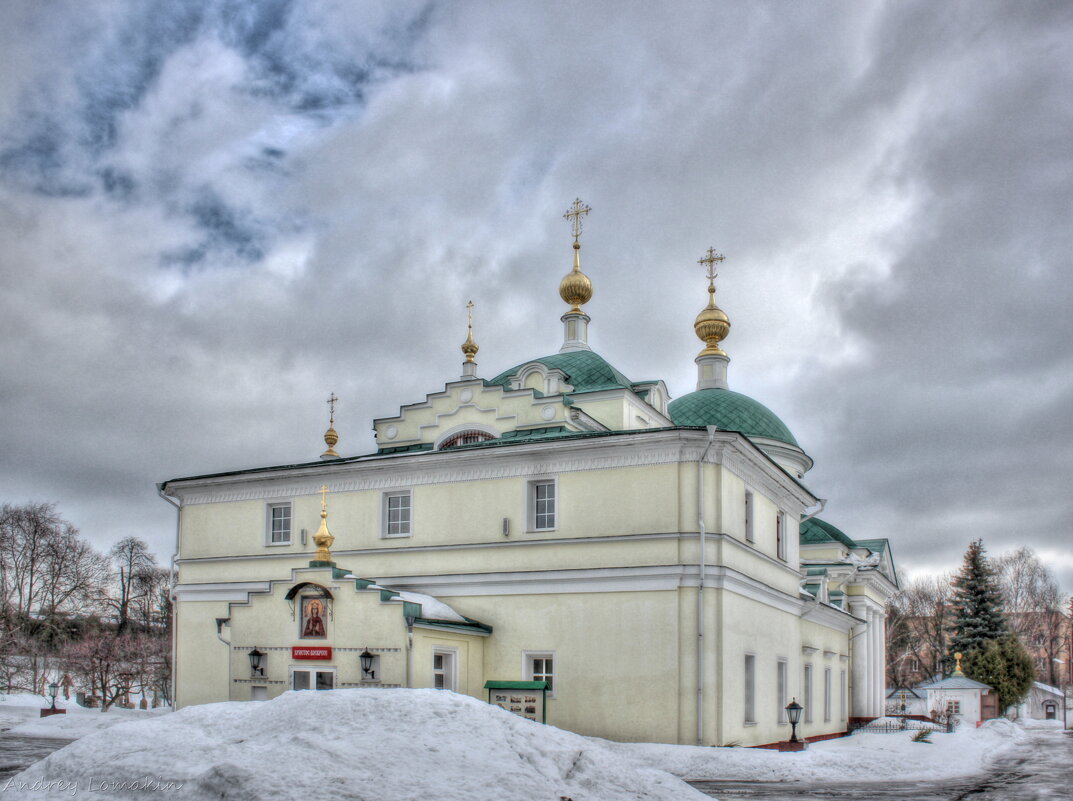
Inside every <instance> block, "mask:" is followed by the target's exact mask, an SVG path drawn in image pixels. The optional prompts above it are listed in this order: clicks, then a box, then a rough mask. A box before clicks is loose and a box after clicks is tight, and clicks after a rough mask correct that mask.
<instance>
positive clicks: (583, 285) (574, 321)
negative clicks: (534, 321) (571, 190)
mask: <svg viewBox="0 0 1073 801" xmlns="http://www.w3.org/2000/svg"><path fill="white" fill-rule="evenodd" d="M590 211H592V208H590V207H589V206H587V205H586V204H584V203H582V202H581V199H580V198H576V199H575V200H574V203H573V205H571V206H570V208H569V209H567V211H566V214H564V215H563V218H564V219H566V220H569V221H570V232H571V233H572V234H573V235H574V269H572V270H571V271H570V272H568V273H567V274H566V276H565V277H564V278H563V280H562V281H561V282H559V297H561V298H562V299H563V300H564V301H566V302H567V303H569V304H570V310H569V311H568V312H567V313H566V314H564V315H563V316H562V317H561V318H560V319H561V320H562V321H563V326H564V335H563V346H562V347H561V348H560V349H559V352H560V353H565V352H569V351H575V350H590V348H589V322H590V320H591V319H592V318H590V317H589V315H587V314H585V312H584V311H582V309H581V305H582V304H583V303H588V302H589V301H590V300H592V281H590V280H589V277H588V276H587V275H585V273H583V272H581V242H580V241H579V239H580V237H581V218H582V217H585V216H586V215H588V213H589V212H590Z"/></svg>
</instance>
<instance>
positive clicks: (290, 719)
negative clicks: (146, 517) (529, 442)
mask: <svg viewBox="0 0 1073 801" xmlns="http://www.w3.org/2000/svg"><path fill="white" fill-rule="evenodd" d="M102 717H104V716H102ZM147 780H148V785H146V784H145V783H146V781H147ZM48 782H53V784H52V785H49V784H48ZM169 783H170V784H169ZM61 785H62V789H61ZM117 785H118V786H117ZM178 785H181V786H178ZM50 787H51V788H52V789H53V790H61V791H62V792H64V793H65V794H66V795H70V788H71V787H75V788H77V789H76V794H77V797H78V798H85V799H105V798H108V799H116V798H135V797H137V798H144V797H145V795H147V793H146V789H148V790H149V792H152V791H153V790H157V791H161V792H163V797H166V798H168V799H175V800H176V801H178V800H179V799H204V798H257V799H261V800H263V801H272V800H273V799H280V801H291V799H294V798H316V799H318V801H330V800H331V799H370V800H373V799H375V801H429V800H430V799H435V800H436V801H534V799H548V800H549V801H558V799H560V798H562V797H566V798H570V799H573V801H595V800H596V799H600V801H611V800H612V799H613V800H614V801H641V799H645V801H706V799H707V796H704V795H702V794H701V793H699V792H698V791H696V790H694V789H693V788H691V787H689V786H688V785H686V784H684V783H682V782H681V781H680V780H678V779H676V778H674V777H673V776H670V775H669V774H667V773H665V772H664V771H662V770H659V769H656V768H655V767H646V766H643V765H639V764H638V763H637V760H636V759H635V758H634V757H633V756H632V755H630V754H629V753H627V752H622V751H618V750H616V749H613V748H612V747H610V744H609V743H607V742H606V741H604V740H598V739H593V738H588V737H582V736H580V735H577V734H572V733H570V732H566V731H563V730H561V729H556V728H554V727H552V726H545V725H542V724H539V723H533V722H532V721H528V720H524V719H523V718H521V717H518V716H516V715H512V714H510V713H509V712H506V711H504V710H502V709H499V708H498V707H495V706H491V705H490V704H487V703H484V702H483V701H479V700H477V699H475V698H470V697H468V696H464V695H457V694H455V693H451V692H446V691H443V690H379V689H359V690H335V691H332V692H320V693H318V692H288V693H284V694H283V695H281V696H279V697H278V698H276V699H274V700H272V701H267V702H261V703H251V702H246V703H241V702H228V703H219V704H206V705H204V706H194V707H187V708H185V709H182V710H180V711H178V712H175V713H172V714H170V715H164V716H158V717H152V718H148V719H144V720H139V721H132V722H126V723H123V724H120V725H117V726H115V727H113V728H111V729H110V730H108V731H106V732H99V733H97V734H92V735H89V736H87V737H85V738H84V739H82V740H79V741H77V742H75V743H72V744H71V745H68V746H66V747H65V748H62V749H60V750H59V751H56V752H55V753H53V754H52V755H51V756H49V757H48V758H47V759H45V760H43V761H41V762H39V763H37V764H36V765H33V766H31V767H30V768H28V769H27V770H25V771H23V772H22V773H20V774H19V775H18V776H16V777H15V778H14V779H13V780H12V784H11V785H10V786H8V787H7V788H6V792H5V793H4V801H9V799H12V800H13V799H17V798H41V796H42V792H43V791H44V792H45V793H47V792H49V788H50ZM143 788H144V789H143ZM164 791H166V792H164ZM153 794H156V793H153Z"/></svg>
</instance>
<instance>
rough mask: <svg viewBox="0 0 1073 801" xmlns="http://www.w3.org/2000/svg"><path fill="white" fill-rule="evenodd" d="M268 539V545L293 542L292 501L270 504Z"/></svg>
mask: <svg viewBox="0 0 1073 801" xmlns="http://www.w3.org/2000/svg"><path fill="white" fill-rule="evenodd" d="M266 541H267V544H268V545H290V544H291V504H290V502H287V503H270V504H268V531H267V537H266Z"/></svg>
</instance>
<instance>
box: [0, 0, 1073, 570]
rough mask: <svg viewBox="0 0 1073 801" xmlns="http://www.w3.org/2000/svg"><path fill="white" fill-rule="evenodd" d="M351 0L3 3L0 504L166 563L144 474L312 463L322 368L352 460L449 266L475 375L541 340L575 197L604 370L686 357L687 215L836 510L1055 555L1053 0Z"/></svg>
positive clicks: (682, 372) (1058, 438)
mask: <svg viewBox="0 0 1073 801" xmlns="http://www.w3.org/2000/svg"><path fill="white" fill-rule="evenodd" d="M76 5H77V8H79V9H81V8H83V6H84V4H76ZM355 5H356V4H351V3H345V2H341V1H340V2H334V1H333V0H315V1H314V0H309V1H308V2H301V3H299V2H283V1H282V0H280V1H279V2H270V3H256V4H254V3H242V2H224V3H210V2H190V3H175V4H166V5H165V6H159V7H158V6H153V7H152V8H150V7H148V6H145V5H144V4H140V3H133V2H131V3H116V4H110V5H108V6H107V7H104V6H102V7H101V8H99V9H97V8H95V9H93V11H92V12H87V15H83V16H80V15H78V14H73V13H72V14H56V13H49V14H47V15H46V13H45V12H44V11H43V10H41V8H40V6H39V5H38V4H25V5H23V6H16V7H14V8H10V7H5V9H4V10H3V12H0V13H2V14H3V15H4V17H5V19H4V20H3V21H4V23H5V24H4V25H0V30H3V31H5V33H2V34H0V37H2V38H0V45H2V46H3V47H4V53H5V56H4V58H5V62H6V63H5V66H6V67H8V69H6V70H5V71H4V77H3V79H2V81H0V233H2V235H3V237H4V242H5V247H4V249H3V251H2V252H0V274H2V276H3V279H4V283H5V287H6V288H7V291H5V293H3V295H2V296H0V332H2V334H3V336H4V341H5V343H8V347H6V348H5V352H4V354H3V355H2V356H0V373H2V375H3V381H2V382H0V404H2V411H3V414H4V420H5V423H4V425H3V426H2V427H0V452H2V453H3V459H2V461H0V488H2V490H3V495H4V497H5V498H7V499H9V500H12V501H16V502H17V501H20V500H23V499H26V498H31V497H32V498H40V499H55V500H58V501H59V502H60V507H61V510H62V511H63V512H64V513H65V514H66V515H67V516H68V517H69V518H71V519H72V520H73V521H74V522H75V523H76V524H78V525H80V526H81V528H82V529H83V530H84V531H86V532H87V533H88V534H90V535H91V536H93V537H94V538H96V539H97V540H98V541H99V542H101V543H106V542H109V541H111V540H113V539H115V538H117V537H119V536H123V535H126V534H138V535H140V536H145V537H147V538H148V539H150V540H151V541H152V542H153V543H154V546H155V547H157V548H158V549H159V551H160V552H161V553H164V552H166V551H168V549H169V548H170V545H169V539H170V537H171V536H172V525H173V523H172V518H171V516H170V510H169V507H167V506H166V505H165V504H163V503H162V502H160V501H159V500H158V499H156V498H155V495H154V490H153V484H154V483H155V482H156V481H160V480H163V479H166V478H170V477H173V476H177V475H188V474H195V473H203V472H211V471H215V470H225V469H233V468H239V467H244V466H256V465H264V464H272V463H289V462H293V461H301V460H304V459H308V458H313V457H315V456H316V454H317V453H319V450H320V444H319V436H320V433H321V432H322V431H323V428H324V424H325V415H324V408H323V407H324V404H323V398H324V397H325V396H327V394H328V392H329V391H332V390H334V391H335V392H336V393H337V394H338V395H340V396H341V397H342V398H343V402H342V404H341V407H340V414H339V418H338V421H337V428H338V429H339V430H340V433H341V435H342V437H343V439H342V443H341V448H342V450H343V451H344V452H346V453H361V452H367V451H368V450H369V449H370V448H371V447H372V439H371V436H370V434H369V426H370V422H371V419H372V418H373V417H377V416H385V415H389V414H393V413H394V412H395V411H396V410H397V408H398V406H399V404H401V403H405V402H412V401H414V400H417V399H419V398H421V397H423V396H424V394H425V393H427V392H430V391H433V390H435V389H437V388H438V387H439V386H441V385H442V383H443V382H444V381H446V380H451V379H452V378H454V377H455V376H456V375H457V372H458V370H459V362H460V359H461V355H460V352H459V351H458V344H459V343H460V342H461V341H462V339H463V338H464V320H465V314H464V308H463V307H464V304H465V302H466V300H468V299H469V298H470V297H472V298H473V299H474V300H475V301H476V302H477V335H478V341H479V342H480V345H481V351H480V354H479V361H480V364H481V371H482V373H483V374H485V375H488V376H491V375H493V374H495V373H497V372H499V371H500V370H502V369H504V368H505V367H507V366H509V365H511V364H515V363H518V362H520V361H522V360H524V359H527V358H529V357H531V356H534V355H537V354H543V353H548V352H552V351H554V350H555V349H557V347H558V344H559V342H558V341H559V337H560V330H559V329H560V325H559V322H558V316H559V314H560V313H561V309H560V304H559V301H558V298H557V295H556V286H557V284H558V280H559V278H560V277H561V275H562V274H563V273H565V272H566V270H567V269H568V268H569V263H570V255H571V254H570V248H569V239H568V237H567V236H566V229H565V224H564V223H563V221H562V220H561V219H560V215H561V214H562V211H563V210H564V209H565V207H566V206H567V205H568V204H569V202H570V201H571V200H572V199H573V198H574V196H575V195H580V196H581V197H583V198H584V199H586V200H588V201H589V202H590V203H591V204H592V205H593V207H594V212H593V215H592V217H591V218H590V220H589V222H588V224H587V227H586V233H585V236H584V240H583V245H584V247H583V250H582V254H583V260H584V265H585V269H586V272H588V273H589V274H590V275H591V276H592V277H593V280H594V282H595V286H596V294H595V297H594V299H593V301H592V303H591V304H589V307H590V310H591V314H592V315H593V325H592V339H593V342H594V344H595V346H596V347H597V348H598V349H599V350H600V352H601V353H603V354H604V355H605V356H606V357H607V358H608V359H609V360H610V361H611V362H612V363H613V364H615V365H616V366H617V367H619V368H620V369H621V370H622V371H623V372H624V373H626V374H627V375H629V376H631V377H632V378H635V379H643V378H653V377H660V378H664V379H666V380H667V381H668V383H669V385H670V388H671V391H672V393H673V394H675V395H681V394H684V393H685V392H687V391H689V390H690V389H691V388H692V384H693V382H694V380H695V377H694V369H695V368H694V366H693V363H692V357H693V355H694V354H695V353H696V351H697V349H698V343H697V341H696V339H695V338H694V337H693V334H692V330H691V324H692V319H693V316H694V315H695V314H696V312H697V311H699V309H700V307H701V306H702V305H703V302H704V299H705V293H704V285H703V280H702V278H701V274H700V268H699V267H697V266H696V264H695V261H696V259H697V258H698V257H699V256H700V255H701V253H702V252H703V250H704V249H705V248H706V247H707V246H708V245H710V244H711V245H715V246H716V247H718V248H719V249H721V250H723V251H724V252H725V253H726V254H727V255H728V260H727V262H726V263H725V264H724V265H723V269H722V275H721V278H720V284H719V287H720V289H719V292H720V294H719V297H720V303H721V305H722V306H723V307H724V308H725V309H726V310H727V312H728V313H729V314H730V317H731V320H732V323H733V326H734V328H733V330H732V333H731V337H730V339H729V340H728V342H727V349H728V351H729V352H730V354H731V356H732V358H733V360H734V361H733V363H732V365H731V382H732V385H733V386H734V388H736V389H738V390H740V391H743V392H747V393H749V394H752V395H754V396H755V397H757V398H758V399H760V400H761V401H763V402H764V403H765V404H767V405H768V406H770V407H771V408H772V409H773V410H774V411H775V412H776V413H778V414H779V415H780V416H781V417H783V418H784V419H785V420H786V421H787V423H788V424H789V425H790V426H791V428H792V429H793V430H794V431H795V433H796V434H797V436H798V439H799V440H800V441H801V442H802V444H803V445H804V446H805V448H806V449H807V450H808V451H809V452H810V454H811V455H812V456H813V457H814V458H815V459H816V462H817V467H816V469H815V470H814V472H813V473H811V474H810V476H809V483H810V486H812V487H813V488H814V490H815V491H816V492H817V493H819V494H820V495H822V496H824V497H829V498H830V499H831V503H830V506H829V510H828V513H827V515H826V516H827V517H828V518H829V519H830V520H831V521H832V522H834V523H836V524H837V525H840V526H843V527H844V528H845V529H846V531H847V532H848V533H850V534H851V535H852V536H856V537H860V538H867V537H876V536H889V537H891V539H892V541H893V543H894V547H895V553H896V556H897V557H898V558H899V561H900V562H901V563H902V564H903V565H905V566H907V567H909V568H910V569H912V570H927V569H945V568H949V567H952V566H954V565H955V564H956V561H957V558H958V556H959V554H960V552H961V551H962V550H963V549H964V547H965V545H966V544H967V542H968V540H969V539H971V538H973V537H976V536H983V537H984V538H985V541H986V542H987V544H988V546H989V548H990V550H991V551H992V552H1000V551H1002V550H1004V549H1006V548H1009V547H1013V546H1015V545H1018V544H1020V543H1021V542H1028V543H1029V544H1032V545H1034V546H1035V547H1037V549H1038V550H1040V551H1046V552H1048V553H1052V552H1053V553H1054V554H1059V553H1060V552H1065V553H1068V540H1069V531H1068V523H1067V521H1068V520H1069V518H1070V513H1071V511H1073V510H1071V509H1070V502H1069V501H1068V500H1066V499H1065V498H1066V495H1068V493H1067V492H1066V491H1065V489H1064V486H1063V476H1065V475H1068V474H1069V460H1070V457H1069V456H1068V455H1067V454H1069V453H1071V452H1073V449H1071V448H1070V446H1071V445H1073V443H1071V441H1070V440H1071V439H1073V431H1071V430H1070V428H1071V426H1070V423H1069V422H1068V421H1069V419H1070V415H1069V410H1070V408H1071V404H1070V401H1071V398H1070V390H1071V386H1070V384H1071V379H1070V378H1068V376H1070V375H1073V371H1071V370H1070V369H1069V367H1070V365H1069V360H1070V356H1069V355H1068V352H1067V349H1065V348H1064V342H1065V340H1066V339H1067V338H1068V337H1067V336H1065V334H1067V332H1068V329H1069V326H1068V324H1067V323H1066V319H1065V315H1064V310H1065V308H1066V307H1067V306H1068V305H1069V300H1070V297H1069V296H1070V289H1069V284H1068V280H1067V278H1066V277H1067V276H1068V275H1069V274H1070V272H1071V271H1070V269H1069V267H1070V263H1069V259H1070V257H1069V255H1068V254H1069V253H1070V252H1071V248H1070V245H1071V244H1073V243H1071V242H1070V237H1071V234H1070V228H1069V225H1068V223H1067V222H1066V220H1065V216H1067V214H1068V212H1067V211H1066V210H1067V209H1068V208H1070V206H1071V203H1070V201H1071V198H1070V187H1071V185H1073V182H1071V181H1070V169H1071V166H1070V165H1071V164H1073V161H1071V159H1070V153H1069V148H1068V145H1067V144H1066V142H1067V139H1068V137H1067V132H1068V131H1069V130H1070V115H1071V107H1073V104H1071V101H1070V100H1069V98H1068V96H1067V95H1068V93H1067V92H1063V91H1062V89H1063V87H1064V86H1067V85H1068V84H1069V78H1070V71H1071V69H1073V68H1071V67H1070V66H1069V65H1070V64H1073V59H1071V58H1070V57H1069V56H1070V55H1071V54H1070V52H1069V50H1070V45H1069V42H1071V41H1073V38H1071V36H1070V34H1071V33H1073V31H1071V28H1073V20H1071V19H1070V16H1071V15H1070V12H1069V10H1067V9H1066V8H1064V7H1062V6H1061V5H1058V4H1018V5H1016V6H1011V5H1008V4H980V3H973V4H945V5H943V6H941V7H935V6H934V5H933V4H927V3H903V4H897V5H894V6H891V5H875V6H865V5H856V6H847V5H844V4H830V5H818V6H817V5H809V6H787V5H785V4H781V3H770V4H768V3H755V4H750V5H749V6H747V7H735V6H712V5H703V4H693V3H682V4H677V5H672V6H671V7H669V8H661V9H654V8H649V7H647V6H643V5H640V4H614V5H613V6H612V5H609V4H600V3H596V4H587V5H578V4H568V3H563V4H524V3H517V4H506V5H502V4H500V5H497V6H496V7H494V8H491V7H487V6H481V7H478V6H476V5H470V4H454V3H443V4H433V3H418V2H415V3H394V2H391V3H388V2H385V3H382V4H375V3H370V4H366V3H362V4H357V5H360V6H361V7H360V8H356V7H355ZM72 8H74V6H72ZM46 16H47V19H46ZM59 20H63V22H59ZM1056 558H1057V557H1056ZM1056 564H1058V566H1059V567H1060V568H1061V570H1062V571H1063V573H1062V576H1063V580H1064V581H1065V584H1066V586H1067V588H1069V589H1073V562H1070V561H1067V562H1065V563H1064V565H1062V564H1059V563H1058V562H1056Z"/></svg>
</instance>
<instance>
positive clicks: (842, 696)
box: [838, 670, 846, 720]
mask: <svg viewBox="0 0 1073 801" xmlns="http://www.w3.org/2000/svg"><path fill="white" fill-rule="evenodd" d="M838 705H839V712H841V713H842V718H841V719H842V720H845V719H846V671H844V670H843V671H841V674H840V675H839V677H838Z"/></svg>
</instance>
